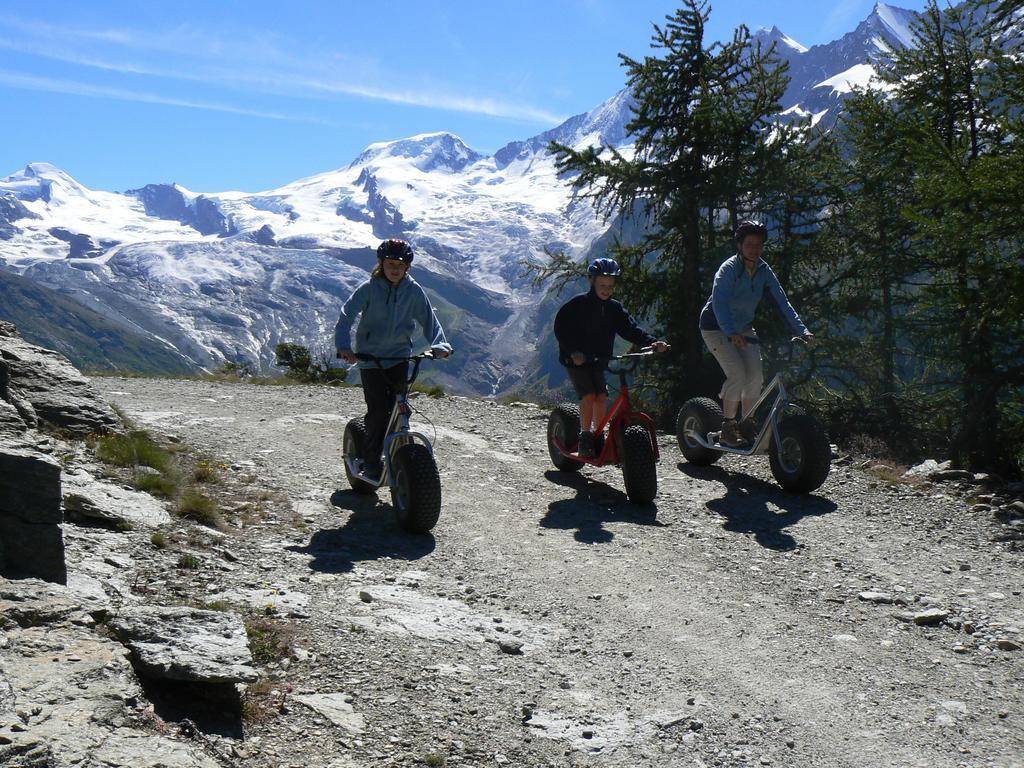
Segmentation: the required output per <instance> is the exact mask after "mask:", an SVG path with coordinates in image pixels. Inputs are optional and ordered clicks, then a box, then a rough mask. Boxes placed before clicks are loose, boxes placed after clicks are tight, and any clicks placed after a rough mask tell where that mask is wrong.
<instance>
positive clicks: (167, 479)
mask: <svg viewBox="0 0 1024 768" xmlns="http://www.w3.org/2000/svg"><path fill="white" fill-rule="evenodd" d="M132 485H133V486H134V487H135V488H137V489H138V490H140V491H145V492H146V493H149V494H152V495H153V496H159V497H161V498H164V499H170V498H172V497H173V496H174V495H175V494H176V493H177V492H178V488H179V487H180V486H181V481H180V480H179V478H178V474H177V473H176V472H172V471H170V470H169V469H168V470H167V471H165V472H161V473H160V474H159V475H154V474H152V473H150V472H136V473H135V475H134V477H133V478H132Z"/></svg>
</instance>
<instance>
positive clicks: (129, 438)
mask: <svg viewBox="0 0 1024 768" xmlns="http://www.w3.org/2000/svg"><path fill="white" fill-rule="evenodd" d="M96 458H98V459H99V460H100V461H102V462H104V463H106V464H113V465H114V466H117V467H139V466H142V467H152V468H153V469H156V470H159V471H161V472H163V471H164V470H165V469H167V468H168V467H169V466H170V465H171V456H170V454H169V453H168V452H167V451H166V450H164V449H163V448H161V447H160V446H159V445H157V444H156V442H154V440H153V438H152V437H150V436H149V433H148V432H146V431H144V430H133V431H131V432H128V433H127V434H123V435H117V434H115V435H104V436H103V437H101V438H100V439H99V441H98V442H97V444H96Z"/></svg>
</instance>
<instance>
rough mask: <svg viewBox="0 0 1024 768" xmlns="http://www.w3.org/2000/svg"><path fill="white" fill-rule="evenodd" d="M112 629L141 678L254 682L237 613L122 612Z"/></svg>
mask: <svg viewBox="0 0 1024 768" xmlns="http://www.w3.org/2000/svg"><path fill="white" fill-rule="evenodd" d="M108 624H109V626H110V628H111V629H112V630H113V631H114V633H115V634H116V635H117V636H118V637H119V638H120V639H121V641H122V642H123V643H124V644H125V645H126V646H127V647H128V648H129V649H131V651H132V660H133V662H134V664H135V668H136V669H137V670H138V671H139V674H141V675H144V676H147V677H153V678H166V679H170V680H189V681H194V682H200V683H252V682H255V681H256V680H257V679H258V678H259V675H257V674H256V670H254V669H253V667H252V664H253V660H252V653H251V652H250V651H249V644H248V639H247V637H246V633H245V626H244V625H243V624H242V620H241V619H240V618H239V617H238V616H237V615H235V614H232V613H222V612H219V611H205V610H200V609H196V608H187V607H138V608H128V609H125V608H122V609H121V611H119V612H118V613H117V614H115V615H114V616H112V617H111V618H110V619H109V621H108Z"/></svg>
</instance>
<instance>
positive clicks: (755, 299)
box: [700, 254, 807, 336]
mask: <svg viewBox="0 0 1024 768" xmlns="http://www.w3.org/2000/svg"><path fill="white" fill-rule="evenodd" d="M766 289H767V293H768V298H769V299H770V300H771V302H772V304H773V305H774V307H775V309H776V310H777V311H778V313H779V314H780V315H781V316H782V319H783V320H785V321H786V323H787V324H788V325H789V327H790V329H791V330H792V331H793V333H794V335H797V336H803V335H804V334H805V333H807V327H806V326H805V325H804V324H803V321H802V320H801V319H800V315H798V314H797V313H796V310H795V309H793V305H792V304H790V303H789V299H788V298H786V292H785V291H783V290H782V286H781V285H780V284H779V278H777V277H776V276H775V273H774V272H772V268H771V267H769V266H768V264H767V262H765V261H761V263H760V264H758V266H757V269H756V270H754V274H753V275H750V274H748V273H747V268H746V267H745V266H744V265H743V259H742V258H741V257H740V255H739V254H736V255H735V256H730V257H729V258H728V259H726V260H725V261H723V262H722V266H720V267H719V268H718V272H716V273H715V282H714V285H713V286H712V288H711V296H710V297H708V302H707V304H705V305H704V309H703V310H702V311H701V313H700V328H701V330H702V331H718V330H720V331H722V333H724V334H725V335H726V336H732V335H733V334H734V333H739V334H743V335H750V334H753V333H754V313H755V312H757V305H758V304H759V303H760V302H761V297H762V296H764V294H765V292H766Z"/></svg>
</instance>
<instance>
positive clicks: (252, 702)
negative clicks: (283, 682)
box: [242, 679, 282, 723]
mask: <svg viewBox="0 0 1024 768" xmlns="http://www.w3.org/2000/svg"><path fill="white" fill-rule="evenodd" d="M281 698H282V697H281V695H280V693H278V692H277V691H275V689H274V683H273V681H271V680H265V679H261V680H257V681H256V682H255V683H253V684H252V685H250V686H248V687H246V689H245V692H244V693H243V694H242V719H243V720H244V721H245V722H247V723H262V722H265V721H267V720H269V719H270V718H271V717H273V716H274V712H275V711H278V712H279V711H280V709H281V702H280V700H281Z"/></svg>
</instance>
